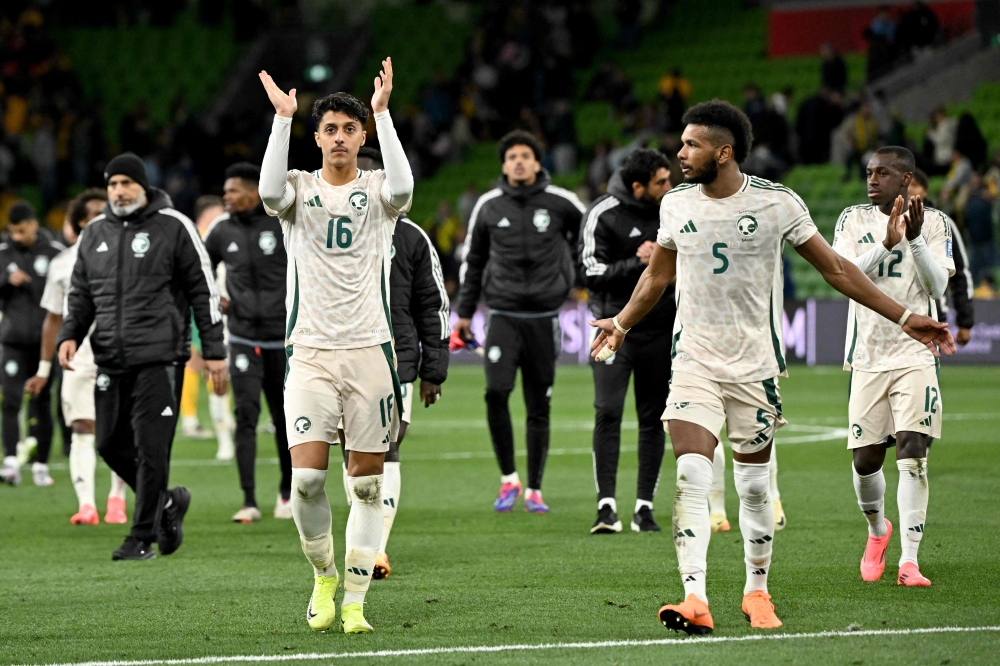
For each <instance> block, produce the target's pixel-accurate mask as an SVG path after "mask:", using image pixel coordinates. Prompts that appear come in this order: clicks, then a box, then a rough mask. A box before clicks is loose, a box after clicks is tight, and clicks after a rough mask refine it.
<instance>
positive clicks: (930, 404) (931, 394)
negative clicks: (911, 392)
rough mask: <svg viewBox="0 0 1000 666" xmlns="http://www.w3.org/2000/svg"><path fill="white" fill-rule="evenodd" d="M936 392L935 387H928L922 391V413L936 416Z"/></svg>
mask: <svg viewBox="0 0 1000 666" xmlns="http://www.w3.org/2000/svg"><path fill="white" fill-rule="evenodd" d="M937 401H938V390H937V387H936V386H928V387H927V389H926V390H925V391H924V411H925V412H929V413H931V414H937Z"/></svg>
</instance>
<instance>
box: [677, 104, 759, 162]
mask: <svg viewBox="0 0 1000 666" xmlns="http://www.w3.org/2000/svg"><path fill="white" fill-rule="evenodd" d="M681 122H682V123H684V124H685V125H704V126H705V127H707V128H708V129H709V131H710V132H712V133H713V134H717V135H718V138H719V139H720V143H719V144H717V145H721V144H722V143H728V144H730V145H731V146H732V147H733V158H734V159H735V160H736V163H737V164H742V163H743V161H744V160H745V159H746V158H747V155H749V154H750V148H751V147H752V146H753V126H752V125H751V124H750V119H749V118H747V114H745V113H743V112H742V111H740V110H739V109H738V108H736V107H735V106H733V105H732V104H730V103H729V102H727V101H725V100H721V99H713V100H710V101H708V102H702V103H701V104H695V105H694V106H692V107H691V108H690V109H688V110H687V112H685V113H684V116H683V117H682V118H681Z"/></svg>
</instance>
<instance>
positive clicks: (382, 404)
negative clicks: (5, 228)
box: [378, 393, 392, 428]
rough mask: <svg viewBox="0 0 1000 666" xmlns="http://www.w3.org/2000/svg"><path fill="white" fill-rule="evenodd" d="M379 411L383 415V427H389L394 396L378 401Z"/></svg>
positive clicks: (390, 395)
mask: <svg viewBox="0 0 1000 666" xmlns="http://www.w3.org/2000/svg"><path fill="white" fill-rule="evenodd" d="M378 411H379V413H380V414H381V415H382V427H383V428H385V427H388V425H389V419H391V418H392V394H391V393H390V394H389V395H388V396H386V397H385V398H382V399H381V400H379V401H378Z"/></svg>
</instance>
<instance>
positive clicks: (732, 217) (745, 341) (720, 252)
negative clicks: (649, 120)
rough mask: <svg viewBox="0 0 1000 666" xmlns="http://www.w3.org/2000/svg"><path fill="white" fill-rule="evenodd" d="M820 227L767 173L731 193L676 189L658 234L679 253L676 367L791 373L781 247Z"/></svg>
mask: <svg viewBox="0 0 1000 666" xmlns="http://www.w3.org/2000/svg"><path fill="white" fill-rule="evenodd" d="M815 233H816V226H815V225H814V224H813V221H812V218H811V217H810V216H809V210H808V209H807V208H806V205H805V204H804V203H803V202H802V199H800V198H799V197H798V195H796V194H795V193H794V192H792V191H791V190H790V189H788V188H787V187H784V186H783V185H779V184H778V183H772V182H771V181H769V180H764V179H763V178H757V177H755V176H747V175H744V176H743V187H741V188H740V189H739V191H738V192H736V193H735V194H733V195H732V196H730V197H726V198H725V199H712V198H710V197H708V196H706V195H704V194H703V193H702V191H701V186H699V185H691V184H682V185H678V186H677V187H675V188H674V189H672V190H671V191H670V192H668V193H667V195H666V196H664V197H663V200H662V202H661V204H660V231H659V234H658V236H657V242H659V244H660V245H662V246H663V247H665V248H667V249H669V250H676V251H677V289H676V297H675V298H676V300H677V318H676V320H675V321H674V335H673V340H674V344H673V349H672V352H671V355H672V357H673V359H674V360H673V369H674V370H676V371H678V372H687V373H691V374H693V375H699V376H701V377H707V378H709V379H712V380H714V381H719V382H739V383H743V382H756V381H763V380H765V379H770V378H772V377H775V376H778V375H785V374H787V373H786V370H785V343H784V334H783V330H782V307H783V293H782V289H783V287H784V279H783V272H782V263H781V251H782V247H783V246H784V243H785V241H788V242H789V243H791V244H792V245H793V246H799V245H801V244H803V243H805V242H806V241H807V240H809V239H810V238H812V236H813V234H815Z"/></svg>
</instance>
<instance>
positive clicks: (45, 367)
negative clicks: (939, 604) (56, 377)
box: [35, 361, 52, 379]
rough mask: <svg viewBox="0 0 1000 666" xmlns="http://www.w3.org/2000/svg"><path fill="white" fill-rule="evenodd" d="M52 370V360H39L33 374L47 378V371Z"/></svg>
mask: <svg viewBox="0 0 1000 666" xmlns="http://www.w3.org/2000/svg"><path fill="white" fill-rule="evenodd" d="M50 372H52V361H39V362H38V370H37V371H36V372H35V374H36V375H37V376H39V377H45V378H46V379H48V378H49V373H50Z"/></svg>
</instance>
